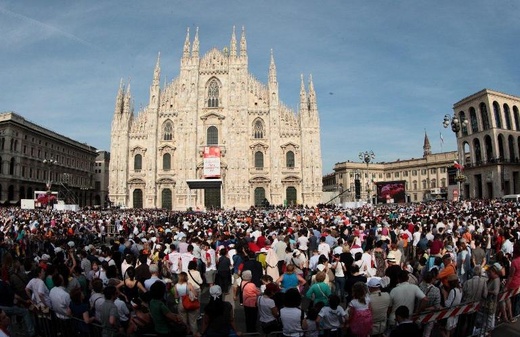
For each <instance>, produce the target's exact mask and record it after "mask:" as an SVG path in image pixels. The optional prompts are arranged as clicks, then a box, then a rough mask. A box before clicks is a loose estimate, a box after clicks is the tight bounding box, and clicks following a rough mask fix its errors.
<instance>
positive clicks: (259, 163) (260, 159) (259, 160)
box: [255, 151, 264, 169]
mask: <svg viewBox="0 0 520 337" xmlns="http://www.w3.org/2000/svg"><path fill="white" fill-rule="evenodd" d="M255 167H256V169H263V168H264V154H263V153H262V152H261V151H256V152H255Z"/></svg>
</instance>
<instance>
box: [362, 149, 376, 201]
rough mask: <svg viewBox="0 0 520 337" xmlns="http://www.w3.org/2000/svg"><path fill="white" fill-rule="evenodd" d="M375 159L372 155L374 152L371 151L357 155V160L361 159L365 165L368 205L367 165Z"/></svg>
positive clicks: (368, 199)
mask: <svg viewBox="0 0 520 337" xmlns="http://www.w3.org/2000/svg"><path fill="white" fill-rule="evenodd" d="M375 157H376V155H375V154H374V151H372V150H370V151H365V152H360V153H359V159H361V161H363V162H364V163H365V164H367V175H366V178H367V201H368V203H370V178H369V173H368V164H370V162H371V161H373V160H374V158H375Z"/></svg>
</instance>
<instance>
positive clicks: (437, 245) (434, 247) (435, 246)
mask: <svg viewBox="0 0 520 337" xmlns="http://www.w3.org/2000/svg"><path fill="white" fill-rule="evenodd" d="M442 248H444V243H443V242H442V240H441V236H440V235H439V234H437V235H435V237H434V239H433V241H432V242H431V243H430V255H435V256H439V254H440V253H441V250H442Z"/></svg>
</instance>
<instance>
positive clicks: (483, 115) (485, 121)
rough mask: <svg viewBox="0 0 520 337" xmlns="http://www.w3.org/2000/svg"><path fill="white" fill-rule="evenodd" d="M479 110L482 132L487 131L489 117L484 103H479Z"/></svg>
mask: <svg viewBox="0 0 520 337" xmlns="http://www.w3.org/2000/svg"><path fill="white" fill-rule="evenodd" d="M479 108H480V117H481V118H482V128H483V129H484V130H488V129H489V115H488V111H487V105H486V103H484V102H482V103H480V105H479Z"/></svg>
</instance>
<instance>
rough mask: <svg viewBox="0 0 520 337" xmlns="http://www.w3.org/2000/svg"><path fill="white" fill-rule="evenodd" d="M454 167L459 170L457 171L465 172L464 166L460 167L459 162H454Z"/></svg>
mask: <svg viewBox="0 0 520 337" xmlns="http://www.w3.org/2000/svg"><path fill="white" fill-rule="evenodd" d="M453 166H454V167H455V168H456V169H457V170H461V171H462V170H464V166H462V165H460V164H459V162H458V161H456V160H455V161H454V162H453Z"/></svg>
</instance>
